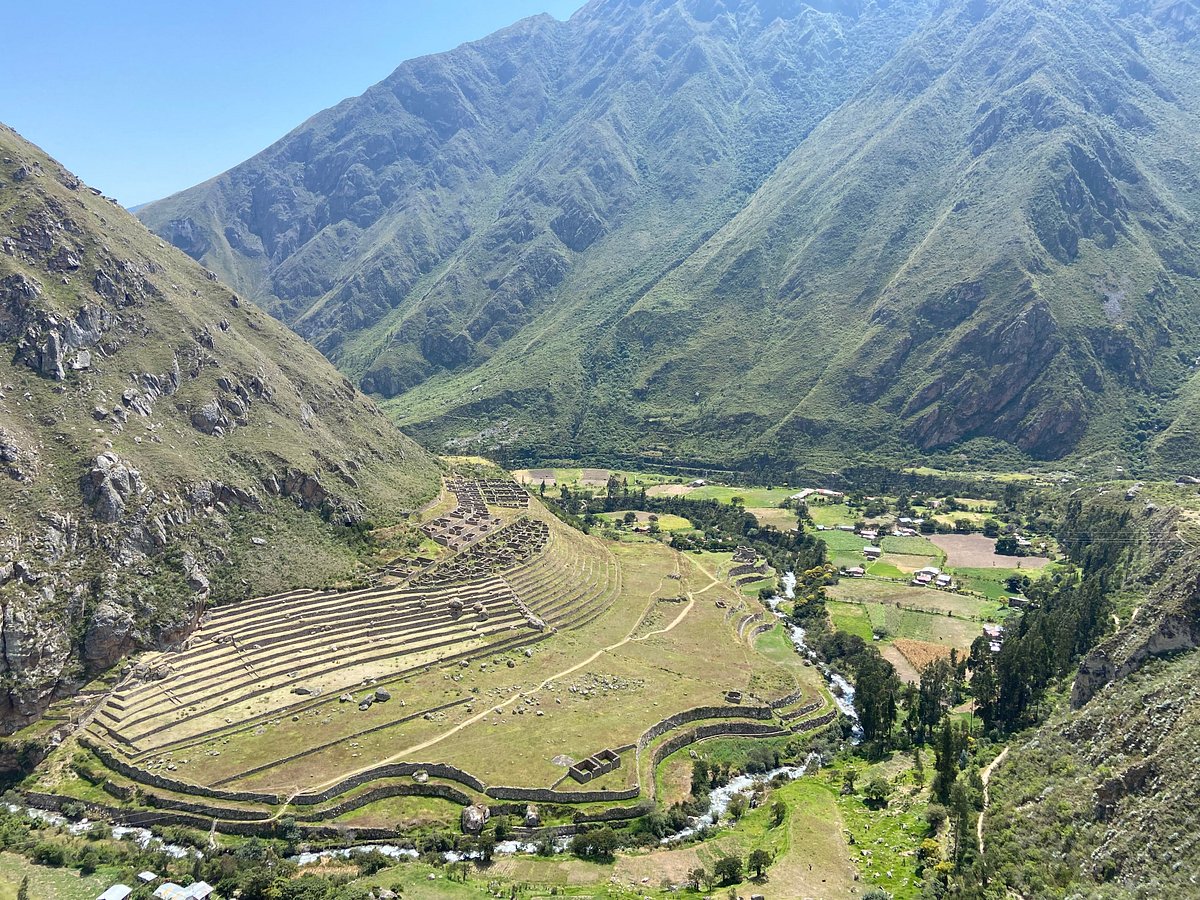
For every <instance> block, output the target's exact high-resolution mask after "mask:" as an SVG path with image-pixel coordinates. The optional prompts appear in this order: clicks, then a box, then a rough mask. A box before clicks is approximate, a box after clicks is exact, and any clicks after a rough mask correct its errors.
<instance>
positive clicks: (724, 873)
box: [713, 856, 742, 884]
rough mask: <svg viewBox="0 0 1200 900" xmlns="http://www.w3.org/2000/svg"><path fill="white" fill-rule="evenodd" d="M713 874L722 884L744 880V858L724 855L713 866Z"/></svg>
mask: <svg viewBox="0 0 1200 900" xmlns="http://www.w3.org/2000/svg"><path fill="white" fill-rule="evenodd" d="M713 874H714V875H716V876H717V880H718V881H719V882H720V883H721V884H737V883H738V882H739V881H741V880H742V858H741V857H740V856H723V857H721V858H720V859H718V860H717V862H716V864H715V865H714V866H713Z"/></svg>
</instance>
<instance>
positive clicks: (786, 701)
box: [767, 688, 804, 709]
mask: <svg viewBox="0 0 1200 900" xmlns="http://www.w3.org/2000/svg"><path fill="white" fill-rule="evenodd" d="M803 696H804V688H796V690H794V691H792V692H791V693H790V694H788V695H787V696H786V697H780V698H779V699H778V700H771V701H770V702H768V703H767V706H769V707H771V709H779V708H780V707H781V706H788V705H790V704H792V703H795V702H796V701H797V700H799V699H800V698H801V697H803Z"/></svg>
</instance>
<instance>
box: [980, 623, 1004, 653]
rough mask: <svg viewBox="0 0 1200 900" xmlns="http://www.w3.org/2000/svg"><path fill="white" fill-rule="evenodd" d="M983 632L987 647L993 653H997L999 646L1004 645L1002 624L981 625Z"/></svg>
mask: <svg viewBox="0 0 1200 900" xmlns="http://www.w3.org/2000/svg"><path fill="white" fill-rule="evenodd" d="M983 633H984V635H985V636H986V637H987V639H988V649H989V650H991V651H992V652H993V653H999V652H1000V648H1001V647H1002V646H1003V645H1004V626H1003V625H993V624H990V623H989V624H986V625H984V626H983Z"/></svg>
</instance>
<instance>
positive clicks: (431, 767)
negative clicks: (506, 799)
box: [292, 763, 487, 806]
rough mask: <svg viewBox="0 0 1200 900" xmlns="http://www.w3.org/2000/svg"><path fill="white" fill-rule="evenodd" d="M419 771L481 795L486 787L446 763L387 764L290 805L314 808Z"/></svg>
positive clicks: (476, 779) (301, 796)
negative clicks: (371, 783) (375, 783)
mask: <svg viewBox="0 0 1200 900" xmlns="http://www.w3.org/2000/svg"><path fill="white" fill-rule="evenodd" d="M420 769H424V770H425V771H426V772H428V773H429V775H430V777H431V778H444V779H445V780H447V781H457V782H458V783H459V784H465V785H466V786H467V787H469V788H473V789H474V790H477V791H479V792H480V793H483V792H484V790H485V788H486V787H487V785H485V784H484V783H483V782H482V781H480V780H479V779H478V778H476V777H475V776H474V775H472V774H470V773H469V772H464V771H463V770H462V769H460V768H458V767H456V766H451V765H447V764H446V763H388V764H387V765H382V766H376V767H375V768H373V769H367V770H366V771H365V772H359V773H358V774H357V775H351V776H350V777H349V778H344V779H342V780H341V781H339V782H338V783H337V784H335V785H333V786H332V787H329V788H326V789H325V790H323V791H320V792H319V793H315V794H297V795H296V796H295V797H293V798H292V803H294V804H296V805H297V806H315V805H316V804H318V803H324V802H325V801H326V800H329V799H330V798H332V797H336V796H337V795H338V794H344V793H346V791H349V790H353V789H354V788H356V787H358V786H359V785H362V784H366V783H367V782H368V781H375V780H376V779H379V778H400V777H402V776H405V775H412V774H414V773H415V772H417V771H418V770H420Z"/></svg>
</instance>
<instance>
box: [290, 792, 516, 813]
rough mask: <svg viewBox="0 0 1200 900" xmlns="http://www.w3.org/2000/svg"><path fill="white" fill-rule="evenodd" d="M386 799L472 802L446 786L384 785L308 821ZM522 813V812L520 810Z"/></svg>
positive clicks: (337, 805)
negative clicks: (416, 798) (405, 798)
mask: <svg viewBox="0 0 1200 900" xmlns="http://www.w3.org/2000/svg"><path fill="white" fill-rule="evenodd" d="M388 797H440V798H441V799H443V800H449V801H450V802H451V803H457V804H458V805H459V806H470V805H471V803H472V802H473V801H472V800H471V798H470V797H468V796H467V795H466V794H464V793H463V792H462V791H460V790H457V789H455V788H452V787H451V786H450V785H448V784H384V785H380V786H379V787H374V788H371V789H370V790H368V791H363V792H362V793H361V794H359V795H358V796H357V797H350V798H349V799H346V800H343V801H341V802H340V803H335V804H334V805H333V806H329V807H326V808H325V809H321V810H317V811H316V812H314V813H312V815H311V816H309V817H308V819H309V820H310V821H321V820H324V819H336V818H337V817H338V816H340V815H343V814H344V813H348V812H350V811H351V810H355V809H360V808H362V807H364V806H366V805H368V804H370V803H374V802H375V801H376V800H386V799H387V798H388ZM523 812H524V810H522V813H523Z"/></svg>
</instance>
